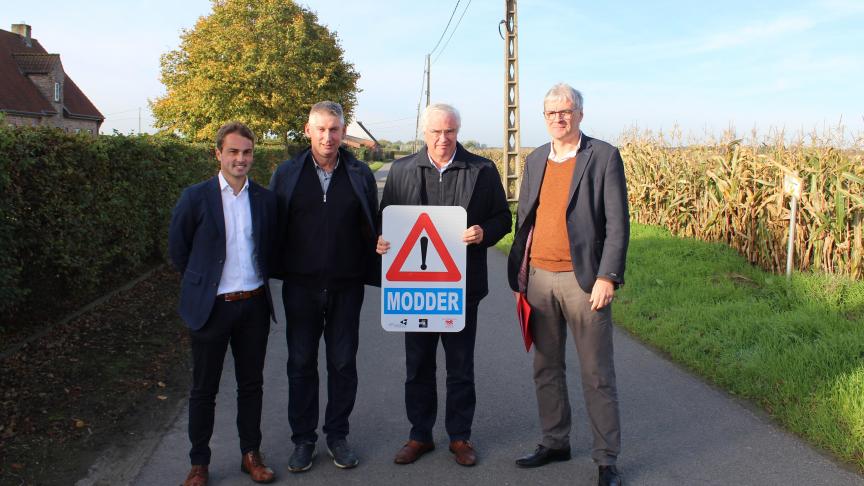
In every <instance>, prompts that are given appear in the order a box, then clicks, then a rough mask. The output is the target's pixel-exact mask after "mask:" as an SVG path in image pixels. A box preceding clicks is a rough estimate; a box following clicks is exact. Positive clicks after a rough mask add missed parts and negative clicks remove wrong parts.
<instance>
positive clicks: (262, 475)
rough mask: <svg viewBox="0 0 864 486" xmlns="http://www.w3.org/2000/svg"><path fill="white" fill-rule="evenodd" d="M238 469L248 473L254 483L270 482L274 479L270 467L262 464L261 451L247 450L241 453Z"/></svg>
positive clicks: (274, 475)
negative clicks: (241, 460)
mask: <svg viewBox="0 0 864 486" xmlns="http://www.w3.org/2000/svg"><path fill="white" fill-rule="evenodd" d="M240 470H241V471H243V472H244V473H246V474H248V475H249V477H250V478H252V481H255V482H256V483H272V482H273V480H274V479H276V474H274V473H273V470H272V469H270V468H269V467H267V466H266V465H264V462H263V460H262V459H261V453H260V452H258V451H249V452H247V453H246V454H243V462H241V463H240Z"/></svg>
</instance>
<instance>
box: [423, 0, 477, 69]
mask: <svg viewBox="0 0 864 486" xmlns="http://www.w3.org/2000/svg"><path fill="white" fill-rule="evenodd" d="M470 6H471V0H468V4H467V5H465V9H464V10H462V15H460V16H459V20H458V21H456V27H453V30H452V31H450V37H448V38H447V42H445V43H444V47H442V48H441V52H439V53H438V55H437V56H435V60H434V61H432V62H433V63H434V62H436V61H438V58H439V57H441V54H444V50H445V49H447V44H449V43H450V39H452V38H453V34H455V33H456V30H457V29H459V24H461V23H462V18H463V17H465V12H467V11H468V7H470Z"/></svg>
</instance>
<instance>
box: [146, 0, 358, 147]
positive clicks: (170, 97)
mask: <svg viewBox="0 0 864 486" xmlns="http://www.w3.org/2000/svg"><path fill="white" fill-rule="evenodd" d="M161 65H162V75H161V80H162V83H163V84H164V85H165V87H166V89H167V93H166V94H165V96H163V97H161V98H157V99H156V100H155V101H151V108H152V110H153V115H154V118H155V125H156V127H157V128H160V129H162V130H163V131H166V132H170V133H173V132H179V133H181V134H183V135H184V136H186V137H189V138H191V139H194V140H212V137H213V135H214V134H215V133H216V130H217V129H218V128H219V126H221V125H222V124H223V123H224V122H226V121H228V120H240V121H243V122H245V123H246V124H248V125H249V126H250V128H252V130H253V131H255V133H257V134H259V136H260V135H264V134H267V135H275V136H277V137H279V138H280V139H282V140H284V141H285V142H286V143H287V142H288V141H289V140H294V139H297V138H298V137H299V136H301V135H302V132H303V125H304V123H305V121H306V117H307V115H308V113H309V108H310V107H311V106H312V105H313V104H314V103H316V102H317V101H321V100H324V99H329V100H332V101H336V102H339V103H341V104H342V107H343V108H344V109H345V113H346V116H348V115H350V114H351V113H352V112H353V109H354V106H355V104H356V101H357V99H356V94H357V80H358V79H359V77H360V75H359V74H358V73H357V72H356V71H355V70H354V65H353V64H351V63H349V62H346V61H345V60H344V59H343V51H342V48H341V47H340V46H339V42H338V39H337V36H336V33H335V32H331V31H330V30H328V29H327V28H326V27H324V26H322V25H320V24H319V23H318V18H317V16H316V15H315V14H314V13H313V12H311V11H309V10H308V9H306V8H304V7H302V6H299V5H297V4H296V3H294V1H292V0H213V12H212V13H211V14H210V15H209V16H207V17H201V18H200V19H199V20H198V22H197V23H196V24H195V27H194V28H192V29H191V30H184V31H183V34H182V35H181V44H180V47H179V48H178V49H176V50H173V51H171V52H168V53H166V54H164V55H162V58H161Z"/></svg>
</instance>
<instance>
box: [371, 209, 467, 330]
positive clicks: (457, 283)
mask: <svg viewBox="0 0 864 486" xmlns="http://www.w3.org/2000/svg"><path fill="white" fill-rule="evenodd" d="M467 222H468V215H467V214H466V213H465V209H464V208H462V207H460V206H387V207H386V208H384V212H383V221H382V227H381V230H382V231H381V237H382V238H384V240H386V241H389V242H390V250H389V251H388V252H387V253H385V254H384V255H383V256H382V257H381V326H382V327H383V328H384V330H386V331H393V332H459V331H461V330H462V329H463V328H464V327H465V253H466V250H465V243H463V242H462V233H463V232H464V231H465V228H466V225H467Z"/></svg>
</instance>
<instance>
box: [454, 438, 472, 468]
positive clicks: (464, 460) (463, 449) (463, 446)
mask: <svg viewBox="0 0 864 486" xmlns="http://www.w3.org/2000/svg"><path fill="white" fill-rule="evenodd" d="M450 452H452V453H453V455H454V456H456V457H455V459H456V462H457V463H458V464H459V465H461V466H473V465H474V464H477V453H476V452H474V446H472V445H471V443H470V442H468V441H467V440H454V441H453V442H450Z"/></svg>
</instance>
